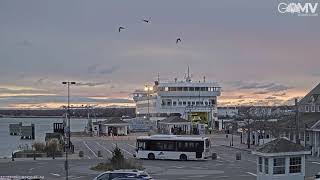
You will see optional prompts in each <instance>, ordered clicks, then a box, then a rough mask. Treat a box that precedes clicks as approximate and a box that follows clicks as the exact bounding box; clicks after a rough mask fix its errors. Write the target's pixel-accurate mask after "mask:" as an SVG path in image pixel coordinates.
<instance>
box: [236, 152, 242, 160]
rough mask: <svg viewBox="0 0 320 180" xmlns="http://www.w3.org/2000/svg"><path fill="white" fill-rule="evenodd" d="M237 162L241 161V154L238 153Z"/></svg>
mask: <svg viewBox="0 0 320 180" xmlns="http://www.w3.org/2000/svg"><path fill="white" fill-rule="evenodd" d="M236 160H241V153H240V152H237V153H236Z"/></svg>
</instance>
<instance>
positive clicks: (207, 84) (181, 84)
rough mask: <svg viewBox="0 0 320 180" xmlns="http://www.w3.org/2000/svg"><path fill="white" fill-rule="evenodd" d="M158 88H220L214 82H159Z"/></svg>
mask: <svg viewBox="0 0 320 180" xmlns="http://www.w3.org/2000/svg"><path fill="white" fill-rule="evenodd" d="M159 87H220V86H219V85H218V84H217V83H214V82H202V81H201V82H196V81H192V82H185V81H177V82H161V83H159Z"/></svg>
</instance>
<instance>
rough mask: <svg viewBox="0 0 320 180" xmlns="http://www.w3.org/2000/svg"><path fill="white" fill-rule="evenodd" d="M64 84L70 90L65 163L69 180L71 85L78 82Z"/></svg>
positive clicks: (65, 82)
mask: <svg viewBox="0 0 320 180" xmlns="http://www.w3.org/2000/svg"><path fill="white" fill-rule="evenodd" d="M62 84H64V85H67V88H68V106H67V119H68V124H67V132H66V135H67V136H68V140H67V143H68V145H67V147H66V143H65V151H66V161H65V164H64V166H65V170H66V180H68V176H69V171H68V170H69V164H68V151H69V150H70V142H71V140H70V136H71V132H70V131H71V130H70V85H74V84H76V82H73V81H64V82H62Z"/></svg>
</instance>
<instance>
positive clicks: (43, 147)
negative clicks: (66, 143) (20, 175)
mask: <svg viewBox="0 0 320 180" xmlns="http://www.w3.org/2000/svg"><path fill="white" fill-rule="evenodd" d="M32 147H33V149H34V150H35V151H37V152H44V151H45V150H46V145H45V144H44V143H42V142H34V143H33V144H32Z"/></svg>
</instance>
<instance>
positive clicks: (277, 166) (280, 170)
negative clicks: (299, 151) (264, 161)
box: [273, 158, 286, 174]
mask: <svg viewBox="0 0 320 180" xmlns="http://www.w3.org/2000/svg"><path fill="white" fill-rule="evenodd" d="M285 167H286V164H285V158H275V159H273V174H285V169H286V168H285Z"/></svg>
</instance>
